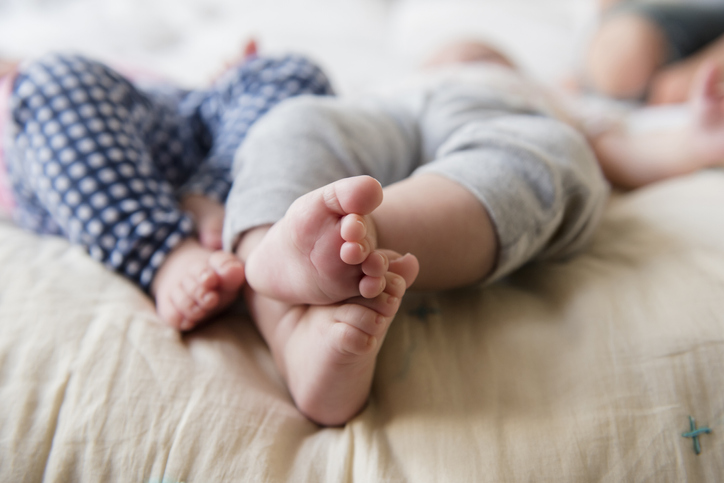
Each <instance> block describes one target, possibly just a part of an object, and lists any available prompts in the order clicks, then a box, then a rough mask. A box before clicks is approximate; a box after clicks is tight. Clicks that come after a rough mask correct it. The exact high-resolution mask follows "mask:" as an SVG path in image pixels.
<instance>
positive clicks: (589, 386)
mask: <svg viewBox="0 0 724 483" xmlns="http://www.w3.org/2000/svg"><path fill="white" fill-rule="evenodd" d="M722 206H724V173H722V172H720V171H710V172H705V173H700V174H697V175H694V176H691V177H687V178H681V179H677V180H674V181H671V182H666V183H662V184H659V185H655V186H651V187H649V188H646V189H643V190H640V191H637V192H634V193H629V194H617V195H615V196H614V197H613V198H612V200H611V202H610V206H609V207H608V209H607V212H606V215H605V218H604V220H603V223H602V226H601V228H600V230H599V231H598V233H597V234H596V236H595V239H594V240H593V243H592V244H591V246H590V247H589V248H587V249H586V250H585V251H584V252H583V253H581V254H580V255H579V256H577V257H575V258H573V259H571V260H567V261H563V262H556V263H541V264H534V265H530V266H528V267H526V268H524V269H523V270H522V271H520V272H519V273H517V274H516V275H515V276H513V277H511V278H510V279H508V280H505V281H503V282H501V283H497V284H494V285H493V286H490V287H486V288H481V287H474V288H470V289H467V290H461V291H457V292H452V293H444V294H443V293H439V294H438V293H414V294H411V295H410V296H408V297H406V300H405V302H404V306H403V309H402V310H401V311H400V314H399V315H398V317H397V318H396V319H395V321H394V322H393V325H392V328H391V329H390V333H389V335H388V338H387V340H386V342H385V345H384V346H383V349H382V352H381V355H380V358H379V365H378V369H377V374H376V380H375V384H374V389H373V393H372V398H371V401H370V403H369V405H368V407H367V408H366V409H365V410H364V412H362V413H361V414H360V415H359V416H358V417H356V418H355V419H354V420H353V421H352V422H351V423H349V424H348V425H347V426H345V427H344V428H326V429H322V428H319V427H317V426H315V425H314V424H312V423H310V422H308V421H307V420H305V419H304V417H302V416H301V415H300V414H299V413H298V412H297V411H296V410H295V408H294V406H293V404H292V402H291V400H290V398H289V395H288V394H287V392H286V390H285V388H284V385H283V383H282V381H281V380H280V377H279V375H278V374H277V372H276V370H275V368H274V366H273V363H272V360H271V358H270V355H269V352H268V350H267V349H266V347H265V345H264V343H263V341H262V340H261V338H260V336H259V335H258V333H257V332H256V330H255V329H254V327H253V324H252V323H251V322H250V321H249V320H248V318H247V317H246V316H245V315H244V314H243V311H242V310H235V311H234V312H233V313H230V314H227V315H225V316H223V317H222V318H221V319H220V320H218V321H215V322H213V323H211V324H208V325H207V326H205V327H203V328H201V329H200V330H197V331H195V332H193V333H190V334H188V335H184V336H181V335H179V334H178V333H176V332H175V331H173V330H170V329H168V328H165V327H163V326H162V325H160V324H159V323H158V321H157V318H156V315H155V314H154V310H153V305H152V303H151V301H150V300H148V299H147V298H146V297H144V296H143V295H142V293H141V292H140V291H139V290H137V289H136V288H135V287H134V286H132V285H131V284H130V283H128V282H126V281H125V280H123V279H122V278H120V277H118V276H116V275H113V274H111V273H109V272H108V271H106V270H105V269H104V268H102V267H101V266H100V265H98V264H96V263H95V262H93V261H92V260H91V259H90V258H89V257H87V256H86V255H85V254H84V253H83V252H82V251H81V250H79V249H77V248H73V247H70V246H69V245H68V244H67V243H66V242H65V241H63V240H61V239H56V238H40V237H37V236H35V235H31V234H28V233H25V232H23V231H20V230H18V229H17V228H15V227H13V226H12V225H11V224H9V223H7V222H3V223H1V224H0V267H2V277H1V278H0V481H13V482H25V481H27V482H31V481H49V482H50V481H53V482H54V481H74V482H86V481H87V482H97V481H107V482H111V481H119V482H127V481H144V482H146V481H166V482H176V481H184V482H194V481H197V482H210V481H214V482H224V481H229V482H231V481H318V482H327V481H328V482H344V481H362V482H367V481H369V482H379V481H415V482H425V481H480V482H484V481H490V482H493V481H538V482H540V481H556V482H559V481H604V482H608V481H610V482H619V481H657V482H668V481H671V482H674V481H717V479H718V477H719V476H720V475H722V474H724V460H722V458H721V455H722V452H723V451H724V442H723V441H722V439H721V436H720V435H721V432H722V431H723V430H724V429H723V426H722V424H723V423H724V406H722V401H724V384H722V382H723V379H724V376H723V374H724V315H722V314H724V297H722V295H721V294H722V290H723V289H724V210H722V209H721V207H722ZM690 415H691V416H693V417H695V418H696V423H697V424H698V425H700V426H702V427H703V426H707V427H709V428H711V429H712V430H713V433H711V434H704V435H701V436H700V437H699V441H700V446H701V454H699V455H696V454H695V452H694V449H693V442H692V440H691V439H687V438H684V437H682V433H683V432H686V431H687V430H688V429H689V420H688V417H689V416H690Z"/></svg>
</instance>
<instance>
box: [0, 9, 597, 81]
mask: <svg viewBox="0 0 724 483" xmlns="http://www.w3.org/2000/svg"><path fill="white" fill-rule="evenodd" d="M593 4H594V0H477V1H472V0H397V1H395V0H263V1H261V0H0V56H2V57H6V58H27V57H33V56H37V55H40V54H42V53H44V52H47V51H49V50H62V51H74V52H80V53H84V54H87V55H91V56H94V57H96V58H99V59H101V60H105V61H109V62H115V63H122V64H125V65H133V66H137V67H140V68H147V69H153V70H154V71H155V72H158V73H159V74H162V75H164V76H168V77H171V78H172V79H174V80H175V81H178V82H180V83H183V84H186V85H198V84H199V83H203V82H206V81H208V79H209V78H211V77H213V75H214V74H215V73H217V72H218V71H219V69H220V68H221V66H222V65H223V63H224V61H225V60H228V59H231V58H233V57H234V56H235V55H237V53H238V51H239V49H240V48H241V46H242V45H243V44H244V43H245V42H246V40H247V39H249V38H256V39H257V40H258V41H259V44H260V48H261V50H262V52H264V53H279V52H287V51H294V52H299V53H304V54H307V55H309V56H311V57H313V58H315V60H317V61H318V62H320V63H321V64H322V65H323V67H325V68H326V69H327V71H328V72H329V74H330V75H331V77H332V79H333V81H334V82H335V84H336V85H337V88H338V90H340V91H355V90H358V89H362V88H365V87H367V86H369V85H370V84H374V83H377V82H384V80H385V79H390V78H395V76H398V75H400V74H404V73H406V72H409V71H410V70H412V69H413V68H414V67H415V66H416V65H417V64H418V63H419V62H420V61H421V60H422V59H423V58H424V56H425V55H427V54H428V53H429V52H430V50H431V49H433V48H434V47H435V46H437V45H439V44H440V43H442V42H444V41H445V40H449V39H452V38H459V37H477V38H484V39H486V40H489V41H492V42H494V43H496V44H498V45H499V46H500V47H502V48H503V49H504V50H506V51H508V53H509V54H510V55H511V56H512V57H513V58H515V59H516V60H517V61H518V62H519V63H520V64H521V65H522V66H523V67H524V68H525V69H526V70H528V71H529V72H530V73H532V74H533V75H534V76H537V77H539V78H540V79H542V80H546V81H547V80H553V79H555V78H556V77H557V76H559V75H561V73H562V72H564V71H565V70H566V69H568V68H570V67H571V66H572V65H574V64H575V62H576V58H577V56H578V55H579V50H580V48H581V46H582V43H583V39H584V38H585V32H586V30H587V26H589V25H590V22H591V21H592V18H593V12H594V8H593Z"/></svg>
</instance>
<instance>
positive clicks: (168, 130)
mask: <svg viewBox="0 0 724 483" xmlns="http://www.w3.org/2000/svg"><path fill="white" fill-rule="evenodd" d="M331 93H332V91H331V87H330V85H329V82H328V80H327V78H326V77H325V76H324V74H323V73H322V72H321V71H320V70H319V69H318V68H317V67H316V66H314V65H313V64H311V63H310V62H309V61H307V60H306V59H304V58H301V57H297V56H287V57H283V58H280V59H267V58H254V59H251V60H249V61H247V62H245V63H243V64H242V65H240V66H238V67H235V68H233V69H231V70H229V71H228V72H226V74H225V75H223V76H222V77H221V78H220V79H218V80H217V82H215V83H214V85H212V86H211V87H210V88H209V89H203V90H193V91H185V90H180V89H177V88H173V87H166V86H159V87H154V88H146V89H142V88H139V87H137V86H134V85H133V84H132V83H130V82H129V81H128V80H127V79H126V78H124V77H123V76H121V75H119V74H118V73H116V72H115V71H113V70H112V69H110V68H108V67H107V66H105V65H103V64H101V63H98V62H95V61H92V60H88V59H86V58H83V57H80V56H64V55H51V56H47V57H44V58H42V59H40V60H38V61H36V62H34V63H31V64H28V65H25V66H24V67H23V68H22V69H21V72H20V73H19V75H18V77H17V78H16V80H15V85H14V90H13V94H12V97H11V99H10V102H11V104H10V105H11V120H10V121H11V125H10V128H11V130H12V136H13V140H12V142H11V143H10V145H9V146H7V148H6V152H5V154H6V158H7V164H8V166H7V169H8V174H9V177H10V180H11V183H12V187H13V192H14V195H15V202H16V208H15V212H14V217H15V220H16V222H17V223H18V224H20V225H21V226H23V227H25V228H27V229H30V230H33V231H35V232H37V233H44V234H53V235H61V236H64V237H66V238H68V239H69V240H70V241H71V242H73V243H76V244H80V245H82V246H84V247H85V248H86V249H87V250H88V253H89V254H90V255H91V256H92V257H93V258H94V259H96V260H98V261H100V262H102V263H104V264H105V265H106V266H107V267H109V268H111V269H112V270H115V271H117V272H119V273H121V274H123V275H125V276H126V277H128V278H129V279H130V280H132V281H134V282H135V283H137V284H139V285H140V286H141V287H142V288H143V289H144V290H146V291H148V289H149V287H150V284H151V282H152V280H153V277H154V275H155V273H156V270H157V269H158V268H159V266H160V265H161V263H162V262H163V261H164V259H165V257H166V255H167V254H168V252H169V251H170V250H171V249H173V248H174V247H175V246H176V245H177V244H178V243H179V242H181V241H182V240H183V239H185V238H186V237H189V236H192V235H193V234H194V224H193V222H192V221H191V219H190V218H189V216H188V215H187V214H185V213H184V212H182V211H181V210H180V208H179V205H178V199H179V197H180V196H182V195H184V194H188V193H199V194H204V195H206V196H209V197H212V198H214V199H216V200H218V201H221V202H223V201H224V200H225V198H226V195H227V193H228V190H229V188H230V186H231V164H232V161H233V157H234V153H235V151H236V149H237V147H238V146H239V145H240V143H241V142H242V141H243V139H244V137H245V136H246V132H247V130H248V129H249V127H250V126H251V125H252V124H253V123H254V122H255V121H256V120H257V119H258V118H259V117H260V116H261V115H263V114H264V113H265V112H266V111H267V110H269V109H270V108H271V107H272V106H274V105H275V104H276V103H278V102H279V101H281V100H283V99H284V98H287V97H291V96H296V95H300V94H313V95H328V94H331Z"/></svg>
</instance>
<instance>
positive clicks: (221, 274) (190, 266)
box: [151, 239, 244, 330]
mask: <svg viewBox="0 0 724 483" xmlns="http://www.w3.org/2000/svg"><path fill="white" fill-rule="evenodd" d="M243 283H244V265H243V263H242V262H241V260H239V259H238V258H237V257H236V256H235V255H233V254H231V253H226V252H223V251H212V250H209V249H207V248H205V247H203V246H201V245H200V244H199V242H197V241H196V240H193V239H188V240H186V241H184V242H183V243H182V244H181V245H179V246H178V247H177V248H175V249H174V250H173V251H172V252H171V254H170V255H169V256H168V258H167V259H166V261H165V262H164V263H163V264H162V265H161V268H160V269H159V271H158V273H157V274H156V277H155V278H154V280H153V284H152V289H151V291H152V293H153V294H154V295H155V297H156V310H157V312H158V315H159V316H160V317H161V319H162V320H163V321H164V322H165V323H167V324H168V325H170V326H171V327H174V328H176V329H179V330H190V329H193V328H194V327H196V325H198V324H199V323H200V322H202V321H205V320H208V319H209V318H210V317H211V316H213V315H216V314H218V313H219V312H221V311H222V310H223V309H225V308H226V307H228V306H229V305H230V304H231V303H232V302H233V301H234V300H235V299H236V297H237V296H238V294H239V289H240V288H241V286H242V284H243Z"/></svg>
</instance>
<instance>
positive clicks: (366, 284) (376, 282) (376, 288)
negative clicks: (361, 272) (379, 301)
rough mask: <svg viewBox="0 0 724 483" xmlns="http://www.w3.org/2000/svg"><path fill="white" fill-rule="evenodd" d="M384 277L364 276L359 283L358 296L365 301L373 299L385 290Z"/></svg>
mask: <svg viewBox="0 0 724 483" xmlns="http://www.w3.org/2000/svg"><path fill="white" fill-rule="evenodd" d="M386 283H387V282H386V280H385V277H370V276H364V277H362V279H361V280H360V282H359V292H360V295H361V296H362V297H364V298H366V299H371V298H375V297H377V296H378V295H380V294H381V293H382V292H383V291H384V290H385V285H386Z"/></svg>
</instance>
